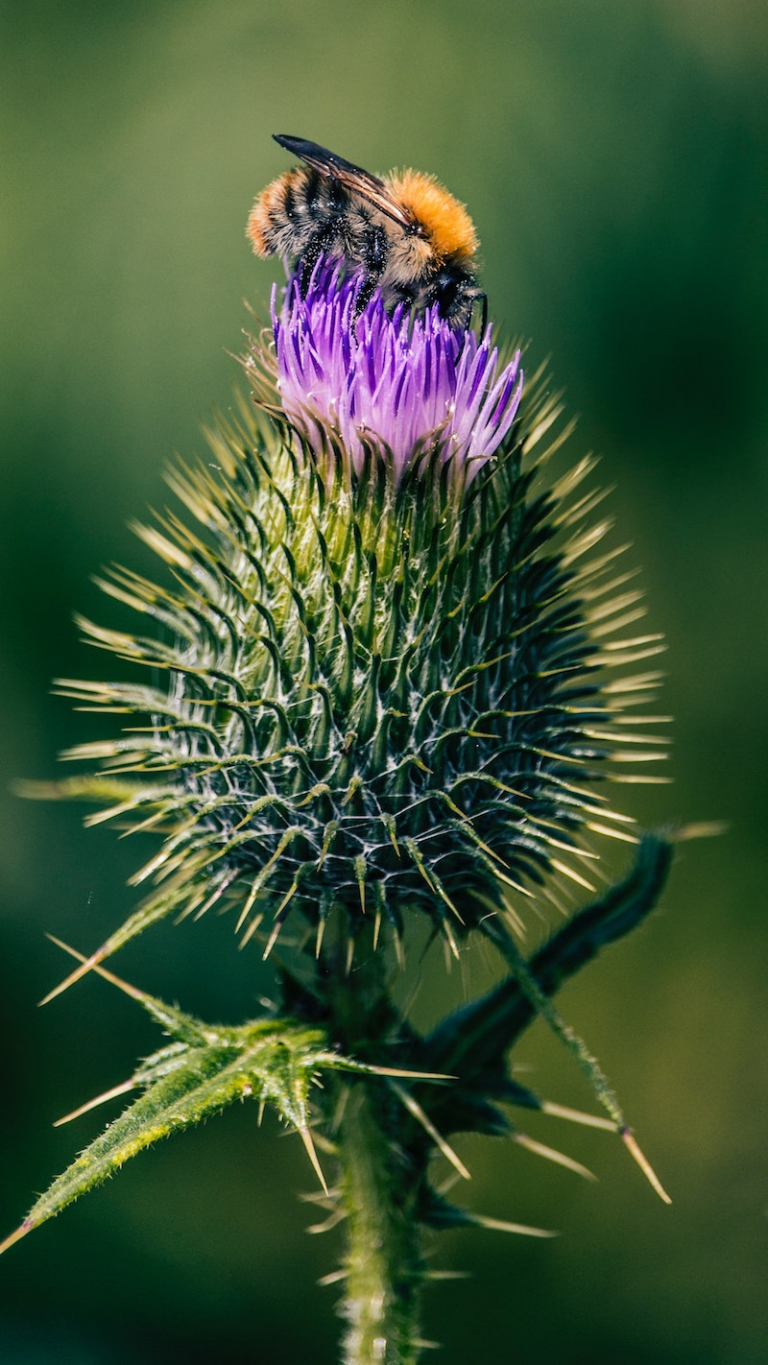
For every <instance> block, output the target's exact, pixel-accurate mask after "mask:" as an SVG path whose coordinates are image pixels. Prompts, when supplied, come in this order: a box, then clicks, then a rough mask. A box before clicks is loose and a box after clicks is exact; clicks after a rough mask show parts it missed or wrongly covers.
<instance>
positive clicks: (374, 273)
mask: <svg viewBox="0 0 768 1365" xmlns="http://www.w3.org/2000/svg"><path fill="white" fill-rule="evenodd" d="M362 256H363V264H364V266H365V275H364V276H363V281H362V284H361V285H360V288H359V289H358V291H357V298H356V299H355V317H354V321H357V319H358V318H359V316H360V314H361V313H362V312H364V310H365V309H366V308H367V307H368V304H369V303H370V301H371V299H372V298H373V295H374V294H375V292H376V289H377V287H378V283H379V280H380V279H381V277H382V275H383V274H384V267H385V266H386V264H387V235H386V233H385V231H384V229H383V228H382V227H373V226H371V227H370V228H368V229H367V230H366V233H365V237H364V238H363V247H362Z"/></svg>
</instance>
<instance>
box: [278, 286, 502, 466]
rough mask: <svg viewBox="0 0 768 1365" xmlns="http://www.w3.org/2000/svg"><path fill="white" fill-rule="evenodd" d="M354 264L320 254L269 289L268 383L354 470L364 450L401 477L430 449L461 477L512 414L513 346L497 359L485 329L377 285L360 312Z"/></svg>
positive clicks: (309, 436)
mask: <svg viewBox="0 0 768 1365" xmlns="http://www.w3.org/2000/svg"><path fill="white" fill-rule="evenodd" d="M362 283H363V277H362V276H361V275H360V274H359V273H353V274H351V275H349V276H348V277H347V278H346V279H345V278H344V276H343V273H342V268H341V266H336V268H335V269H334V268H333V267H332V266H331V265H324V264H323V262H322V260H321V261H320V262H318V265H317V266H316V267H315V270H314V272H313V274H312V277H311V280H310V282H309V287H308V289H307V290H306V294H305V295H304V294H303V293H302V290H301V287H300V280H299V277H298V276H295V277H294V278H293V280H292V281H291V283H290V284H289V286H288V289H287V290H286V291H285V302H284V305H283V307H282V309H281V310H280V311H279V312H278V310H277V307H276V303H275V294H274V293H273V299H272V325H273V329H274V338H275V350H276V354H277V390H278V393H279V395H280V402H281V405H282V408H283V411H284V412H285V415H286V417H287V418H288V420H289V422H290V423H291V425H292V426H293V427H295V428H296V429H297V430H298V431H300V432H301V433H302V434H303V435H304V437H305V439H306V440H307V442H308V443H309V445H310V446H311V448H312V450H313V451H314V453H315V456H316V457H317V458H322V457H323V456H324V455H325V454H326V452H327V450H328V447H329V445H331V444H333V445H334V446H337V447H338V449H339V450H340V452H341V453H342V456H343V458H344V460H345V461H346V462H347V463H348V464H349V465H350V466H351V468H352V469H353V470H354V472H355V474H356V475H358V477H359V476H360V475H361V473H362V472H363V468H364V465H365V461H366V459H368V458H369V457H370V456H371V455H372V454H373V453H376V454H378V455H379V457H380V458H382V459H384V460H385V461H386V462H387V463H388V465H389V466H390V468H391V471H392V474H393V476H394V479H395V482H396V483H399V481H400V480H401V478H402V476H403V474H404V473H405V471H406V470H407V469H408V468H409V467H410V466H411V465H412V464H414V463H418V462H419V461H420V460H421V461H423V460H424V459H425V458H428V457H430V456H431V455H432V454H433V452H434V451H435V450H437V451H439V458H440V460H441V461H442V462H444V463H450V464H452V466H453V470H454V472H455V473H456V474H457V475H458V476H463V479H464V481H465V483H469V482H470V480H471V479H472V478H473V477H474V476H475V474H476V473H477V472H478V470H479V469H480V468H481V466H482V465H484V464H485V463H486V462H487V460H489V459H490V458H491V456H492V455H493V454H494V452H495V451H496V450H497V449H498V447H499V446H500V444H501V442H502V441H503V439H504V437H505V436H506V434H507V432H508V431H509V429H510V427H511V426H512V423H513V422H514V420H515V415H516V413H517V410H518V407H519V404H520V396H521V394H522V389H523V375H522V371H521V369H520V352H519V351H517V352H516V353H515V355H514V356H513V358H512V360H511V361H510V362H509V364H507V365H504V366H503V367H502V369H501V372H500V373H499V374H498V377H497V370H498V368H499V355H498V351H497V350H496V349H495V348H494V349H491V328H490V327H488V328H487V329H486V331H485V333H484V335H483V337H482V338H481V339H478V337H477V335H476V334H475V332H473V331H467V330H463V329H461V330H456V329H455V328H453V327H451V326H450V325H449V324H448V322H446V321H445V320H444V319H443V318H441V317H440V314H439V312H438V309H437V307H436V306H435V307H433V308H429V309H427V311H426V312H425V313H424V314H423V315H422V316H414V315H413V314H411V313H408V312H406V310H405V307H404V305H403V304H402V303H401V304H399V305H398V306H397V308H396V309H395V311H394V313H393V314H392V315H390V313H388V312H387V310H386V308H385V306H384V301H383V299H382V296H381V294H375V295H374V296H373V298H372V299H371V301H370V302H369V303H368V305H367V307H366V308H365V309H364V310H363V312H362V314H361V315H360V316H358V314H357V307H356V305H357V300H358V296H359V294H360V289H361V286H362Z"/></svg>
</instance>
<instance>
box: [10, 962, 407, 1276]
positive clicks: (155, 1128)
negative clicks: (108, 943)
mask: <svg viewBox="0 0 768 1365" xmlns="http://www.w3.org/2000/svg"><path fill="white" fill-rule="evenodd" d="M97 970H99V971H100V973H101V974H102V975H105V976H107V978H108V979H110V980H112V981H113V982H114V984H116V985H118V986H120V987H121V988H123V989H126V983H124V982H121V981H120V980H119V979H118V978H114V977H112V974H111V973H105V972H104V971H103V969H97ZM127 989H128V991H129V993H130V994H131V995H133V996H134V997H135V998H136V999H138V1000H139V1002H140V1003H141V1004H143V1005H144V1007H145V1008H146V1009H147V1010H148V1011H149V1013H150V1014H151V1015H152V1016H153V1017H154V1018H155V1019H156V1021H157V1022H159V1023H160V1024H161V1025H162V1026H163V1028H164V1029H165V1030H166V1032H167V1033H169V1034H170V1035H171V1037H172V1038H173V1039H174V1041H173V1042H172V1043H171V1044H170V1045H168V1046H166V1047H163V1048H162V1049H160V1051H159V1052H156V1053H154V1054H153V1055H152V1056H151V1057H148V1058H147V1059H146V1060H145V1061H144V1062H142V1064H141V1065H140V1067H139V1068H138V1069H137V1071H136V1072H134V1075H133V1077H132V1078H131V1082H130V1083H129V1085H130V1086H136V1087H141V1088H143V1090H144V1094H143V1095H141V1096H140V1098H138V1099H137V1100H135V1101H134V1103H133V1104H131V1105H129V1107H128V1108H127V1109H126V1110H125V1111H124V1112H123V1113H122V1114H121V1115H120V1117H119V1118H118V1119H116V1120H115V1121H114V1122H113V1123H111V1124H109V1125H108V1127H107V1128H106V1129H105V1130H104V1132H103V1133H102V1134H101V1136H100V1137H98V1138H96V1140H95V1141H94V1142H92V1143H91V1144H90V1146H89V1147H87V1148H86V1149H85V1151H84V1152H82V1153H81V1155H80V1156H79V1157H78V1158H77V1160H76V1161H74V1162H73V1163H72V1165H71V1166H70V1167H69V1168H68V1169H67V1170H66V1171H65V1172H64V1173H63V1175H60V1176H59V1177H58V1178H57V1179H56V1180H54V1181H53V1184H52V1185H51V1186H50V1188H49V1189H48V1190H47V1191H46V1193H45V1194H44V1195H42V1196H41V1198H40V1199H38V1200H37V1203H36V1204H34V1206H33V1207H32V1209H31V1210H30V1212H29V1214H28V1215H27V1217H26V1218H25V1219H24V1221H23V1223H22V1224H21V1226H20V1227H19V1228H18V1229H17V1230H16V1231H15V1232H14V1233H12V1234H11V1236H10V1237H8V1238H6V1240H5V1241H4V1242H2V1243H0V1253H2V1252H3V1251H5V1250H7V1248H8V1247H10V1246H12V1245H13V1243H14V1242H16V1241H18V1240H19V1239H20V1238H21V1237H23V1236H25V1235H26V1233H28V1232H30V1231H31V1230H32V1229H33V1228H35V1227H39V1225H40V1224H41V1223H44V1222H46V1221H47V1220H48V1219H49V1218H53V1217H54V1216H55V1215H56V1214H57V1213H60V1212H61V1210H62V1209H64V1208H66V1207H67V1205H68V1204H71V1203H73V1202H74V1200H76V1199H78V1198H79V1197H80V1195H81V1194H85V1193H86V1192H87V1191H88V1190H91V1189H95V1188H96V1186H98V1185H101V1184H103V1182H104V1181H105V1180H106V1179H107V1178H108V1177H109V1176H110V1175H112V1174H113V1173H114V1172H115V1171H117V1170H119V1168H120V1167H121V1166H122V1165H123V1163H124V1162H125V1161H127V1160H128V1159H129V1157H132V1156H135V1155H136V1153H137V1152H141V1151H143V1150H144V1148H146V1147H150V1146H151V1145H152V1144H153V1143H154V1142H157V1141H158V1140H159V1139H160V1138H164V1137H168V1136H170V1134H171V1133H175V1132H180V1131H182V1130H183V1129H185V1128H191V1127H193V1126H194V1125H195V1124H197V1123H200V1122H201V1121H202V1120H203V1119H206V1118H208V1117H209V1116H210V1115H211V1114H216V1113H219V1112H220V1111H221V1110H222V1109H225V1108H226V1107H227V1105H230V1104H233V1103H234V1102H235V1100H243V1099H246V1098H251V1097H253V1098H254V1099H256V1100H257V1102H258V1103H260V1104H262V1105H263V1104H265V1103H270V1104H273V1105H274V1106H275V1108H276V1109H277V1111H278V1113H279V1115H280V1117H281V1118H282V1119H283V1120H284V1122H286V1123H287V1124H290V1126H291V1127H293V1128H295V1129H296V1131H297V1132H298V1133H299V1135H300V1136H301V1139H302V1141H303V1143H304V1145H305V1147H306V1149H307V1153H308V1155H309V1157H310V1160H311V1162H312V1165H313V1167H314V1169H315V1171H316V1173H317V1174H318V1177H319V1178H320V1180H321V1182H322V1183H323V1185H324V1184H325V1182H324V1179H323V1175H322V1171H321V1169H320V1166H319V1163H318V1161H317V1157H316V1154H315V1151H314V1146H313V1143H312V1139H311V1137H310V1133H309V1090H310V1086H311V1084H312V1081H313V1078H314V1077H315V1075H316V1073H317V1072H318V1070H320V1068H321V1067H322V1068H323V1069H338V1070H345V1071H357V1072H365V1073H367V1074H375V1073H376V1070H377V1068H373V1067H366V1066H362V1065H360V1064H358V1063H356V1062H354V1061H353V1060H352V1059H350V1058H346V1057H343V1056H340V1055H338V1054H336V1053H334V1052H332V1051H330V1050H329V1048H328V1043H327V1039H326V1037H325V1035H324V1034H323V1033H322V1032H321V1031H320V1030H318V1029H309V1028H306V1027H304V1026H302V1025H300V1024H297V1023H295V1022H294V1021H293V1020H290V1019H276V1020H275V1019H268V1020H259V1021H256V1022H251V1023H247V1024H243V1025H240V1026H239V1027H236V1028H230V1027H225V1026H208V1025H206V1024H203V1023H201V1022H200V1021H198V1020H195V1019H193V1018H192V1017H191V1016H189V1015H186V1014H183V1013H182V1012H181V1011H180V1010H178V1009H175V1008H174V1007H172V1006H168V1005H165V1004H163V1002H161V1001H158V1000H156V999H155V998H154V997H152V996H145V995H144V994H143V992H140V991H136V990H135V989H134V988H133V987H127ZM397 1074H409V1073H397ZM421 1079H424V1078H423V1077H421ZM127 1088H129V1086H121V1087H116V1088H115V1091H114V1092H108V1094H107V1095H106V1096H103V1097H101V1098H103V1099H108V1098H110V1097H111V1096H112V1095H113V1094H118V1093H121V1092H122V1091H123V1090H125V1089H127Z"/></svg>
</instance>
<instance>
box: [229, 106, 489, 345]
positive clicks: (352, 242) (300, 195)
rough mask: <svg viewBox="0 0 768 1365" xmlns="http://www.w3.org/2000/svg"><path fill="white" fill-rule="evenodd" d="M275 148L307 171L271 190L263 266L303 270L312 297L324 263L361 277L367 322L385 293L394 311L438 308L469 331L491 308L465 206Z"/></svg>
mask: <svg viewBox="0 0 768 1365" xmlns="http://www.w3.org/2000/svg"><path fill="white" fill-rule="evenodd" d="M274 136H275V142H278V143H279V144H280V146H281V147H285V148H286V150H287V151H289V152H292V153H293V155H294V156H297V157H299V158H300V160H301V161H303V162H304V165H303V166H297V167H295V168H294V169H293V170H290V171H285V172H284V173H283V174H282V175H280V176H278V178H277V180H273V181H272V183H271V184H270V185H267V187H266V189H265V190H262V192H261V194H260V195H259V197H258V199H257V200H256V203H255V204H254V206H253V209H252V210H251V214H250V217H249V219H248V227H247V229H246V231H247V235H248V237H249V239H250V241H251V244H252V246H253V249H254V251H255V252H256V254H257V255H258V256H273V255H276V254H277V255H280V256H283V257H287V258H288V259H290V260H292V261H293V262H295V263H296V266H297V269H298V273H299V281H300V287H301V288H302V290H306V288H307V287H308V284H309V280H310V277H311V275H312V271H313V270H314V268H315V265H316V264H317V261H318V260H319V258H320V256H321V255H323V256H324V257H325V258H326V259H331V260H337V261H343V262H345V263H346V264H347V265H349V266H350V267H351V268H352V269H356V270H360V271H361V273H362V284H361V287H360V290H359V292H358V295H357V302H356V310H357V314H358V315H359V314H360V313H361V312H362V311H363V309H364V308H365V306H366V304H367V303H368V301H369V300H370V298H371V297H372V295H373V293H374V292H375V291H376V290H377V289H380V290H381V292H382V295H383V297H384V302H385V304H386V305H387V306H388V307H389V306H394V305H396V304H398V303H403V304H405V305H406V307H412V308H416V309H425V308H430V307H433V306H435V305H436V306H437V309H438V312H439V314H440V316H441V317H443V318H445V319H446V320H447V321H448V322H449V323H450V324H451V325H452V326H456V327H468V326H470V324H471V320H472V310H473V307H474V305H475V303H476V301H477V300H478V299H479V300H481V301H482V308H483V327H485V315H486V298H485V294H484V293H483V292H482V290H481V289H480V288H479V286H478V283H477V279H476V277H475V274H474V271H473V260H474V257H475V254H476V252H477V247H478V241H477V234H476V233H475V229H474V226H473V224H472V220H471V218H470V217H469V214H468V213H467V211H466V209H465V208H464V205H463V204H460V203H459V201H458V200H457V199H454V197H453V195H452V194H449V193H448V191H447V190H445V189H443V187H442V185H440V184H438V182H437V181H436V180H435V178H434V176H432V175H425V174H423V173H422V172H421V171H411V170H405V171H402V172H392V174H391V175H388V176H385V177H384V178H383V179H382V178H380V177H379V176H377V175H371V174H370V173H369V172H368V171H364V170H362V169H361V168H360V167H359V166H354V165H353V164H352V162H351V161H345V160H344V158H343V157H341V156H337V155H336V153H335V152H329V151H328V150H327V148H325V147H318V145H317V144H316V143H314V142H306V141H304V139H303V138H298V137H288V136H286V135H285V134H283V133H276V134H275V135H274Z"/></svg>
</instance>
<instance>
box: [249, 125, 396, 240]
mask: <svg viewBox="0 0 768 1365" xmlns="http://www.w3.org/2000/svg"><path fill="white" fill-rule="evenodd" d="M272 136H273V137H274V139H275V142H279V144H280V146H281V147H285V149H286V151H288V152H292V153H293V155H294V156H298V157H299V158H300V160H301V161H304V162H306V164H307V166H312V168H313V169H314V170H316V171H319V172H320V174H321V175H325V176H327V177H328V179H329V180H339V181H341V184H342V185H344V186H345V188H346V189H348V190H353V191H354V193H355V194H359V195H360V196H361V197H362V198H363V199H367V200H368V202H369V204H373V205H374V207H375V208H377V209H378V210H379V212H380V213H384V214H386V216H387V217H388V218H392V219H393V220H394V222H396V223H399V224H400V226H401V227H403V228H412V227H413V224H414V220H413V218H412V217H411V215H410V214H409V213H408V212H407V211H406V210H405V209H404V208H403V206H402V204H398V202H397V200H396V199H395V198H394V196H393V195H392V194H390V192H389V190H388V189H387V187H386V185H385V184H384V181H383V180H380V179H379V177H378V176H377V175H371V173H370V172H369V171H364V170H363V169H362V168H361V167H360V166H354V165H353V164H352V162H351V161H345V160H344V157H343V156H337V155H336V153H335V152H329V151H328V148H327V147H319V146H318V145H317V143H316V142H306V141H305V139H304V138H302V137H289V136H288V134H287V133H273V135H272Z"/></svg>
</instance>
